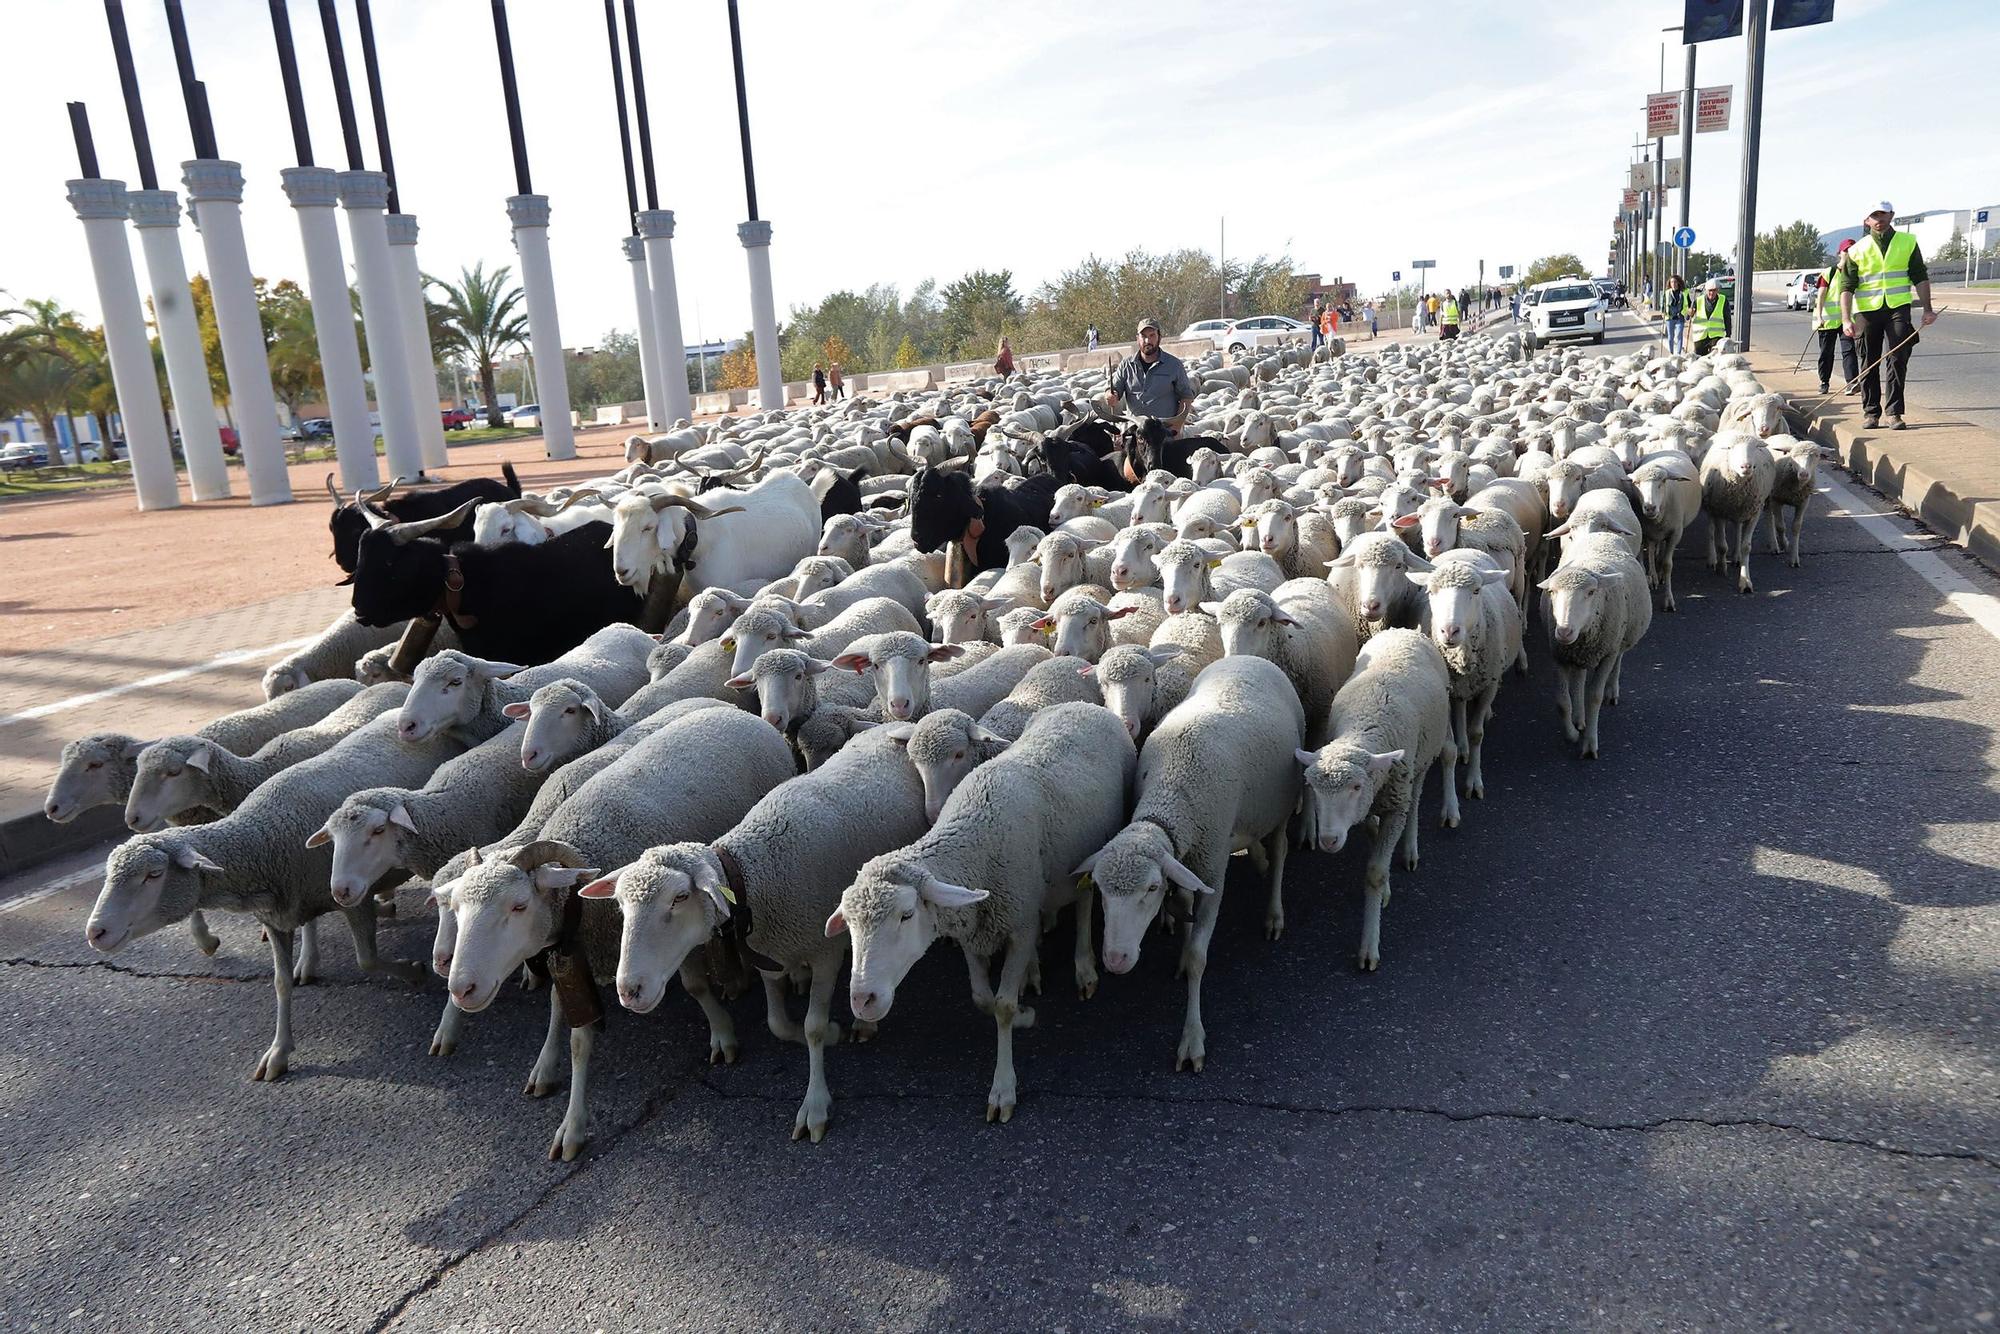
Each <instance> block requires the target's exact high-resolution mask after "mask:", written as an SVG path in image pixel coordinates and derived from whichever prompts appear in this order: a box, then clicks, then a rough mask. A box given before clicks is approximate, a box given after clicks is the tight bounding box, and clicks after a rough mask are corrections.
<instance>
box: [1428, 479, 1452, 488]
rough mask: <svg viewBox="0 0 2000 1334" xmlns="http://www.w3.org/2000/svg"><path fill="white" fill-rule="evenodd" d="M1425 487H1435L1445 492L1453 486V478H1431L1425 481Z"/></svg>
mask: <svg viewBox="0 0 2000 1334" xmlns="http://www.w3.org/2000/svg"><path fill="white" fill-rule="evenodd" d="M1424 485H1426V486H1434V487H1436V488H1437V489H1438V490H1440V491H1442V490H1444V489H1445V488H1446V487H1448V486H1450V485H1451V478H1449V477H1430V478H1426V479H1425V481H1424Z"/></svg>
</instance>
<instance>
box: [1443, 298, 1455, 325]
mask: <svg viewBox="0 0 2000 1334" xmlns="http://www.w3.org/2000/svg"><path fill="white" fill-rule="evenodd" d="M1444 322H1445V323H1446V324H1457V323H1458V302H1456V301H1447V302H1445V303H1444Z"/></svg>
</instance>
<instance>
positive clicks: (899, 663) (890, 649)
mask: <svg viewBox="0 0 2000 1334" xmlns="http://www.w3.org/2000/svg"><path fill="white" fill-rule="evenodd" d="M882 641H887V642H882ZM964 652H965V649H964V647H963V646H961V645H958V644H926V643H924V641H923V640H921V639H918V638H917V637H916V636H915V635H905V634H902V633H901V632H898V634H897V635H895V636H887V635H885V636H881V637H880V639H879V640H878V641H877V643H876V645H875V647H874V649H873V650H872V651H871V652H866V653H862V652H849V653H843V654H841V655H840V656H839V657H837V658H835V659H834V660H833V665H834V666H835V667H841V668H845V669H847V670H849V671H852V672H855V673H857V674H858V673H861V672H866V671H870V670H872V671H873V672H874V673H875V699H876V702H877V703H878V704H880V705H881V706H882V715H883V716H884V717H885V718H889V719H892V720H894V721H896V722H914V721H915V720H916V719H918V718H921V717H923V716H924V714H926V713H928V712H929V711H930V707H931V664H932V663H934V662H945V661H948V660H949V659H952V658H956V657H958V656H960V655H961V654H963V653H964Z"/></svg>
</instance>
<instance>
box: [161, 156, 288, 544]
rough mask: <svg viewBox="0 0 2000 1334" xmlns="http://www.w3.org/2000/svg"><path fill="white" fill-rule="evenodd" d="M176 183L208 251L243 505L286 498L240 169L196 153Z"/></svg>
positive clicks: (281, 447)
mask: <svg viewBox="0 0 2000 1334" xmlns="http://www.w3.org/2000/svg"><path fill="white" fill-rule="evenodd" d="M181 180H182V181H183V182H184V183H185V184H186V185H187V191H188V207H189V210H190V211H191V212H192V213H193V214H194V225H195V227H196V229H197V230H199V231H200V232H201V245H202V249H203V250H204V251H206V252H207V254H208V286H209V294H210V295H211V296H212V297H213V298H214V300H215V327H216V332H217V333H218V334H220V335H221V338H222V365H223V368H224V369H225V370H227V371H228V372H229V401H230V404H231V406H233V407H234V408H235V409H236V411H235V414H234V415H235V417H236V433H237V436H238V438H239V439H241V440H242V442H243V449H242V453H243V470H244V471H245V472H247V473H248V474H249V475H250V503H251V504H252V505H282V504H285V503H286V502H288V501H289V500H291V498H292V482H291V478H290V477H288V476H287V475H286V473H285V446H284V443H283V442H282V441H281V440H279V439H278V399H277V395H276V394H274V393H272V392H271V362H270V358H269V353H268V352H266V351H265V348H264V322H263V319H262V318H261V317H260V316H259V315H258V314H257V289H256V287H255V286H254V285H253V284H252V282H251V279H250V252H249V251H248V250H246V249H244V247H243V168H242V167H241V166H240V165H238V164H237V163H234V162H230V161H227V160H226V159H223V158H196V159H195V160H194V161H192V162H183V163H181Z"/></svg>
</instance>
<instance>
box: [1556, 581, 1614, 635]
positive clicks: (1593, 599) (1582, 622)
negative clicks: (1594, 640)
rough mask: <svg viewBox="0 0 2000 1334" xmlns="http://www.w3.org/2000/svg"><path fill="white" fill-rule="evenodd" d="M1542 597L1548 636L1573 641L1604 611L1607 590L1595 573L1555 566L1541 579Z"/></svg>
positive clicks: (1595, 621)
mask: <svg viewBox="0 0 2000 1334" xmlns="http://www.w3.org/2000/svg"><path fill="white" fill-rule="evenodd" d="M1541 589H1542V592H1544V593H1546V594H1547V595H1548V596H1547V597H1545V598H1543V599H1542V606H1543V607H1544V608H1545V609H1546V615H1547V616H1548V622H1549V637H1550V638H1552V639H1554V640H1555V642H1556V643H1558V644H1574V643H1576V642H1577V640H1579V639H1581V638H1583V637H1584V636H1585V635H1586V634H1588V633H1589V632H1590V629H1591V627H1592V626H1594V625H1596V624H1597V618H1598V617H1599V616H1600V615H1602V614H1603V610H1604V602H1605V599H1606V598H1607V597H1608V596H1609V594H1610V590H1609V589H1607V588H1606V587H1605V586H1604V583H1603V581H1602V580H1600V579H1599V578H1598V577H1597V576H1596V575H1595V574H1592V573H1591V572H1590V571H1588V570H1583V569H1579V568H1577V567H1576V566H1569V567H1567V568H1564V569H1559V570H1557V571H1556V572H1555V573H1554V574H1552V575H1550V576H1549V577H1548V578H1547V579H1545V580H1543V581H1542V583H1541Z"/></svg>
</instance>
